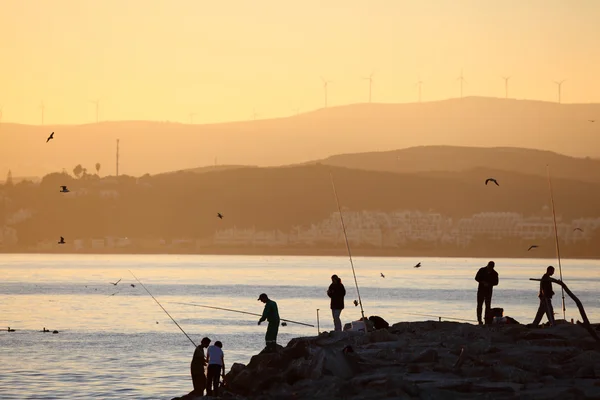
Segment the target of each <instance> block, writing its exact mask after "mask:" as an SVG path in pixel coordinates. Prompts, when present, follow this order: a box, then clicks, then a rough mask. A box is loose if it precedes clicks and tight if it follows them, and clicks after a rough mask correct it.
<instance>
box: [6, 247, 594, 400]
mask: <svg viewBox="0 0 600 400" xmlns="http://www.w3.org/2000/svg"><path fill="white" fill-rule="evenodd" d="M419 261H420V262H421V264H422V267H421V268H419V269H415V268H413V266H414V265H415V264H416V263H417V262H419ZM487 261H488V260H481V259H456V258H455V259H435V258H430V259H420V260H418V259H411V258H362V257H360V258H356V259H355V260H354V264H355V269H356V275H357V280H358V284H359V288H360V294H361V296H362V300H363V304H364V309H365V314H366V315H379V316H381V317H383V318H385V319H386V320H387V321H389V322H390V323H395V322H399V321H417V320H426V319H436V318H428V317H424V316H417V315H412V314H411V313H417V314H430V315H433V316H443V317H448V318H452V317H454V318H464V319H470V320H474V319H475V293H476V282H475V281H474V276H475V273H476V272H477V269H478V268H479V267H481V266H483V265H485V264H486V262H487ZM495 261H496V270H497V271H498V272H499V274H500V285H499V286H498V287H497V288H496V289H495V291H494V298H493V304H494V305H496V306H498V307H503V308H504V309H505V315H510V316H511V317H513V318H515V319H517V320H518V321H520V322H522V323H529V322H531V320H532V319H533V316H534V314H535V312H536V310H537V306H538V300H537V297H536V295H537V289H538V283H537V282H532V281H529V279H528V278H530V277H534V278H539V277H541V275H542V274H543V273H544V271H545V267H546V266H547V265H549V264H554V261H552V260H531V259H527V260H519V259H496V260H495ZM128 270H131V271H132V272H133V273H134V274H135V275H136V276H137V277H138V278H139V279H140V280H141V281H142V283H144V285H145V286H146V287H147V288H148V290H150V292H151V293H152V294H153V295H154V296H155V297H156V299H157V300H158V301H159V302H160V303H161V304H162V305H163V307H165V309H166V310H167V311H168V312H169V313H170V314H171V315H172V317H173V318H174V319H175V320H176V321H177V322H178V323H179V324H180V326H181V327H182V328H183V330H185V332H187V333H188V335H190V337H191V338H192V340H193V341H194V342H196V343H199V342H200V339H201V338H202V337H203V336H208V337H210V338H211V339H212V340H213V342H214V341H216V340H221V341H222V342H223V350H224V352H225V361H226V364H227V368H229V366H231V364H232V363H234V362H242V363H247V362H248V361H249V359H250V357H251V356H252V355H254V354H256V353H258V352H259V351H260V350H261V349H262V348H263V346H264V334H265V330H266V326H265V325H261V326H257V320H258V317H254V316H251V315H246V314H239V313H233V312H226V311H220V310H211V309H206V308H200V307H194V306H187V305H181V304H176V303H196V304H203V305H209V306H216V307H224V308H232V309H236V310H241V311H246V312H251V313H261V312H262V308H263V304H262V303H261V302H258V301H257V300H256V299H257V297H258V295H259V294H260V293H262V292H265V293H267V294H268V295H269V296H270V297H271V298H272V299H274V300H275V301H277V303H278V305H279V311H280V315H281V317H282V318H286V319H290V320H294V321H299V322H305V323H309V324H314V325H315V326H316V313H317V311H316V310H317V309H320V312H319V313H320V326H321V330H329V329H331V328H332V326H333V323H332V320H331V316H330V310H329V301H328V298H327V296H326V294H325V291H326V289H327V287H328V285H329V283H330V276H331V275H332V274H334V273H335V274H338V275H339V276H340V277H341V278H342V280H343V283H344V284H345V286H346V290H347V295H346V309H345V310H344V312H343V313H342V321H343V322H344V323H345V322H349V321H351V320H356V319H358V318H360V309H359V308H358V307H354V305H353V304H352V300H354V299H356V298H357V295H356V288H355V285H354V279H353V277H352V269H351V267H350V263H349V261H348V259H347V258H344V257H265V256H173V255H168V256H167V255H162V256H161V255H152V256H137V255H135V256H134V255H131V256H123V255H118V256H117V255H115V256H113V255H0V327H2V329H5V330H4V331H0V398H1V399H7V400H8V399H80V398H81V399H83V398H101V399H171V398H172V397H174V396H180V395H183V394H185V393H188V392H189V391H190V390H191V389H192V382H191V378H190V375H189V365H190V361H191V357H192V353H193V351H194V347H193V346H192V344H191V342H190V341H189V340H188V339H187V338H186V337H185V335H184V334H183V333H182V332H181V331H180V330H179V329H178V328H177V326H176V325H175V324H174V323H173V322H172V321H171V320H170V318H169V317H168V316H167V315H166V313H165V312H164V311H163V310H162V309H161V308H160V307H159V306H158V305H157V304H156V303H155V302H154V300H152V298H151V297H150V296H149V295H148V293H146V291H145V290H144V289H143V288H142V287H141V286H140V285H139V284H138V283H137V282H136V281H135V279H134V278H133V277H132V276H131V274H130V273H129V272H128ZM381 273H383V275H385V278H382V277H381V275H380V274H381ZM563 274H564V279H565V282H567V284H568V285H569V288H570V289H571V290H572V291H573V292H574V293H575V294H576V295H577V296H579V298H580V300H581V301H582V302H583V304H584V306H585V307H586V311H587V314H588V316H589V318H590V319H591V320H592V321H593V322H598V321H599V320H600V296H598V289H599V288H600V268H598V266H597V262H596V261H582V260H577V261H574V260H564V261H563ZM557 276H558V271H557ZM119 279H121V280H120V282H119V283H118V285H116V286H114V285H112V284H111V283H110V282H113V283H114V282H116V281H118V280H119ZM131 284H135V285H136V286H135V287H132V286H131ZM555 291H556V292H557V293H559V295H558V296H557V297H556V298H555V301H554V303H555V308H556V311H557V312H558V311H560V305H559V304H560V290H559V288H556V289H555ZM113 293H116V294H114V295H112V294H113ZM111 295H112V296H111ZM566 307H567V318H568V319H570V318H575V319H577V318H578V317H579V315H578V313H577V309H576V307H575V304H574V303H573V302H572V301H570V299H568V298H567V302H566ZM8 326H10V327H11V328H13V329H15V330H16V332H12V333H9V332H7V331H6V327H8ZM44 327H46V328H47V329H50V330H55V329H56V330H58V331H60V333H59V334H56V335H54V334H51V333H41V332H40V331H41V330H42V328H44ZM316 333H317V328H316V327H315V328H311V327H305V326H301V325H295V324H288V325H287V326H286V327H281V328H280V330H279V337H278V342H279V343H280V344H282V345H285V344H287V342H288V341H289V340H290V339H291V338H293V337H297V336H309V335H314V334H316Z"/></svg>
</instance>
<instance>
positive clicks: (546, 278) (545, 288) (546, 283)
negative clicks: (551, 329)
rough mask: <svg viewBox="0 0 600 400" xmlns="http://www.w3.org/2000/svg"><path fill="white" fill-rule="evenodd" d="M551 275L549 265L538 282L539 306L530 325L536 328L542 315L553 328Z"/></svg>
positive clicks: (552, 271) (551, 268) (552, 270)
mask: <svg viewBox="0 0 600 400" xmlns="http://www.w3.org/2000/svg"><path fill="white" fill-rule="evenodd" d="M552 275H554V267H553V266H552V265H551V266H549V267H548V268H546V273H545V274H544V275H543V276H542V280H541V281H540V292H539V294H538V297H539V298H540V306H539V308H538V310H537V314H536V315H535V319H534V320H533V322H532V323H531V325H533V326H538V325H539V324H540V321H541V320H542V317H543V316H544V313H545V314H546V316H547V317H548V322H550V326H554V309H553V308H552V296H554V291H553V290H552V281H551V280H550V277H551V276H552Z"/></svg>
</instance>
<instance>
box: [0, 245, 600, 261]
mask: <svg viewBox="0 0 600 400" xmlns="http://www.w3.org/2000/svg"><path fill="white" fill-rule="evenodd" d="M351 251H352V256H353V257H411V258H419V257H422V258H431V257H435V258H440V257H448V258H522V259H528V258H530V259H556V254H554V252H542V251H539V252H536V253H529V254H525V255H527V256H528V257H525V256H524V254H523V251H514V252H507V251H493V250H491V251H487V250H481V251H464V250H459V249H456V250H449V249H443V250H442V249H440V250H425V249H419V250H417V249H414V250H407V249H365V248H355V249H353V248H351ZM0 254H107V255H108V254H114V255H153V254H157V255H158V254H164V255H223V256H312V257H319V256H330V257H331V256H338V257H348V252H347V251H346V249H345V248H335V249H333V248H265V247H227V248H214V247H211V248H205V249H204V248H200V249H185V248H167V249H165V248H156V249H147V248H142V249H131V248H129V249H122V250H119V249H114V248H112V249H105V250H103V249H85V250H77V251H75V250H71V251H69V250H67V251H64V250H61V251H58V250H49V249H40V250H27V249H21V250H17V249H11V250H10V251H8V250H7V249H0ZM561 259H573V260H600V256H599V255H594V254H577V255H573V254H568V253H564V252H561Z"/></svg>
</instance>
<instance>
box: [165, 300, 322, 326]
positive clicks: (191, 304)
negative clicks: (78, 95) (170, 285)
mask: <svg viewBox="0 0 600 400" xmlns="http://www.w3.org/2000/svg"><path fill="white" fill-rule="evenodd" d="M171 303H173V304H183V305H186V306H195V307H204V308H212V309H215V310H223V311H231V312H236V313H240V314H248V315H256V316H257V317H262V315H261V314H256V313H251V312H247V311H239V310H232V309H230V308H222V307H214V306H204V305H202V304H194V303H178V302H175V301H172V302H171ZM280 320H281V321H285V322H291V323H292V324H298V325H304V326H310V327H311V328H314V327H315V326H314V325H310V324H305V323H304V322H296V321H292V320H289V319H283V318H280Z"/></svg>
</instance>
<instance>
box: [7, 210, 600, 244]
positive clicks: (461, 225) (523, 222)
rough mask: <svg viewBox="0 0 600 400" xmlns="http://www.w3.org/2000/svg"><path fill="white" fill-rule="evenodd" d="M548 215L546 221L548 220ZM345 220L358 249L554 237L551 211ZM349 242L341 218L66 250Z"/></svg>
mask: <svg viewBox="0 0 600 400" xmlns="http://www.w3.org/2000/svg"><path fill="white" fill-rule="evenodd" d="M544 214H546V216H544ZM31 216H32V213H31V211H27V210H19V211H18V212H16V213H14V214H12V215H11V216H9V218H7V221H6V225H4V226H2V227H1V229H0V248H3V249H6V250H10V249H11V248H18V247H19V236H18V231H17V229H15V228H13V227H11V226H12V225H15V224H17V223H18V222H21V221H23V220H26V219H28V218H31ZM342 216H343V219H344V224H345V227H346V233H347V236H348V241H349V244H350V245H351V246H354V247H358V248H392V249H393V248H402V247H407V246H411V245H415V244H420V245H423V246H431V247H435V246H451V247H456V248H465V247H467V246H469V245H470V244H472V243H473V241H475V240H477V239H481V238H484V239H486V240H493V241H500V240H519V241H529V242H531V243H534V242H535V241H543V240H548V239H552V238H553V237H554V223H553V219H552V217H551V215H549V212H548V210H547V207H545V208H544V209H542V210H540V213H539V215H534V216H524V215H522V214H519V213H514V212H482V213H477V214H474V215H471V216H470V217H466V218H458V219H457V218H451V217H447V216H444V215H442V214H440V213H434V212H422V211H415V210H398V211H395V212H379V211H369V210H363V211H352V210H349V209H343V211H342ZM556 228H557V231H558V236H559V237H560V239H561V241H562V242H564V243H566V244H582V243H583V244H585V243H589V242H590V241H591V240H592V238H593V237H594V235H595V234H596V232H597V231H598V229H600V218H579V219H574V220H571V221H565V220H563V219H562V218H561V217H560V216H558V217H557V226H556ZM343 242H344V233H343V230H342V225H341V219H340V214H339V212H333V213H331V215H330V216H329V217H328V218H326V219H324V220H322V221H321V222H319V223H316V224H311V225H309V226H293V227H291V228H290V229H289V230H287V231H285V230H280V229H277V230H259V229H255V228H254V227H237V226H234V227H233V228H228V229H218V230H215V232H214V235H213V236H212V237H204V238H193V237H176V238H171V239H166V238H152V239H149V238H129V237H114V236H106V237H91V238H72V239H71V240H69V241H68V242H67V243H66V245H65V246H63V247H62V248H63V249H67V250H71V251H85V250H97V251H110V250H119V249H120V250H123V251H125V250H127V249H132V248H136V249H144V248H146V249H149V248H164V249H167V248H170V249H173V248H175V249H177V248H180V249H202V248H205V247H213V248H214V247H218V248H225V249H226V248H228V247H235V248H240V247H257V248H289V247H303V248H304V247H305V248H311V247H323V246H338V245H342V244H343ZM56 247H57V246H56V241H55V240H53V239H50V238H48V239H47V240H44V241H41V242H40V243H38V244H37V245H36V246H35V247H33V248H31V247H29V248H27V250H31V251H50V250H52V249H54V248H56Z"/></svg>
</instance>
